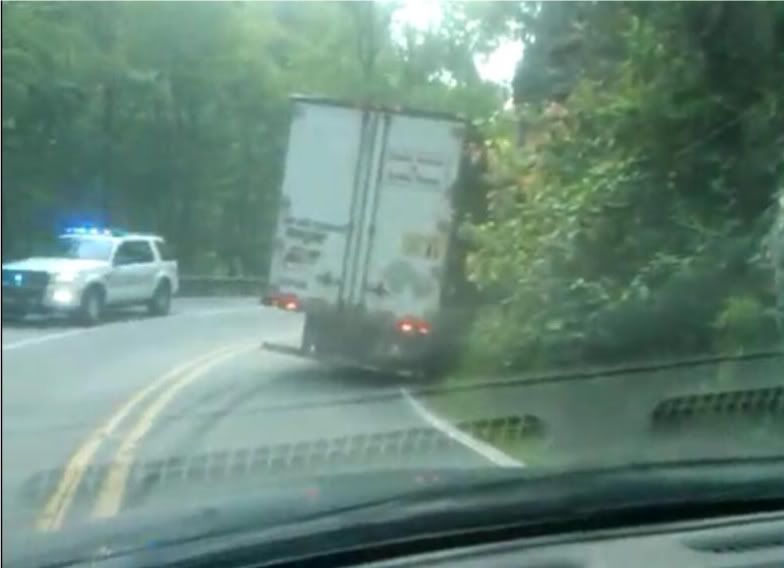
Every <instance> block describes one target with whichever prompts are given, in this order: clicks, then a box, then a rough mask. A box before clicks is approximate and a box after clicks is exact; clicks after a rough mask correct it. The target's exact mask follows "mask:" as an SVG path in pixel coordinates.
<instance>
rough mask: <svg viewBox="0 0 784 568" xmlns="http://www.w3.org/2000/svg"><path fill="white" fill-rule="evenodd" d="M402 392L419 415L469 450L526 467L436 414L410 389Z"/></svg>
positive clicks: (506, 464)
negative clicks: (410, 391)
mask: <svg viewBox="0 0 784 568" xmlns="http://www.w3.org/2000/svg"><path fill="white" fill-rule="evenodd" d="M400 392H401V393H402V394H403V398H405V399H406V400H407V401H408V403H409V404H410V405H411V407H412V408H413V409H414V410H415V411H416V413H417V414H419V416H421V417H422V418H423V419H424V420H425V421H426V422H427V423H428V424H430V425H431V426H433V427H434V428H436V429H437V430H439V431H441V432H443V433H444V434H445V435H447V436H449V437H450V438H452V439H453V440H455V441H456V442H459V443H460V444H463V445H464V446H465V447H467V448H468V449H469V450H472V451H473V452H476V453H477V454H479V455H480V456H482V457H483V458H485V459H486V460H487V461H489V462H491V463H493V464H495V465H497V466H499V467H525V463H523V462H521V461H519V460H516V459H514V458H513V457H512V456H510V455H508V454H506V453H504V452H502V451H501V450H499V449H498V448H496V447H495V446H491V445H490V444H487V443H485V442H483V441H481V440H477V439H476V438H474V437H473V436H470V435H468V434H466V433H465V432H463V431H462V430H460V429H458V428H457V427H456V426H454V425H453V424H451V423H450V422H449V421H448V420H445V419H443V418H441V417H440V416H438V415H437V414H434V413H433V411H432V410H430V409H429V408H427V407H426V406H425V405H424V404H422V403H421V402H420V401H418V400H417V399H416V398H414V397H413V396H411V393H409V392H408V389H406V388H401V389H400Z"/></svg>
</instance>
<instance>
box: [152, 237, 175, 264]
mask: <svg viewBox="0 0 784 568" xmlns="http://www.w3.org/2000/svg"><path fill="white" fill-rule="evenodd" d="M155 248H157V249H158V255H159V256H160V257H161V260H176V257H175V256H174V250H173V249H172V247H171V246H170V245H169V243H167V242H166V241H164V240H160V241H155Z"/></svg>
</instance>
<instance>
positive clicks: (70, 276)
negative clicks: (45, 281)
mask: <svg viewBox="0 0 784 568" xmlns="http://www.w3.org/2000/svg"><path fill="white" fill-rule="evenodd" d="M78 276H79V273H78V272H76V271H75V270H64V271H62V272H58V273H57V274H55V276H54V281H55V282H61V283H67V282H73V281H74V280H76V278H77V277H78Z"/></svg>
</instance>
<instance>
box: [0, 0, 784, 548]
mask: <svg viewBox="0 0 784 568" xmlns="http://www.w3.org/2000/svg"><path fill="white" fill-rule="evenodd" d="M2 56H3V65H2V83H3V89H2V108H3V117H2V125H1V126H2V151H3V168H2V190H3V195H2V208H3V223H2V249H3V250H2V252H3V260H4V262H5V265H4V270H3V295H2V302H3V323H2V354H3V357H2V371H3V385H2V387H3V397H2V407H3V408H2V410H3V433H2V441H3V468H4V469H3V502H2V507H3V523H4V525H3V529H4V530H5V529H7V528H12V529H13V530H14V531H17V532H19V533H22V534H23V535H25V536H28V535H30V534H33V533H37V532H41V533H43V534H44V536H43V537H42V539H41V541H40V542H47V538H49V537H50V536H52V535H53V534H55V533H63V534H66V535H67V534H70V533H69V532H68V531H69V530H71V529H73V530H77V529H79V530H81V529H83V530H85V531H86V532H88V533H89V532H90V531H97V530H98V529H96V528H95V527H96V526H98V525H104V521H105V526H106V527H110V526H115V525H113V524H112V523H113V522H116V521H121V523H120V524H123V523H126V524H123V526H124V527H129V526H131V525H133V524H134V523H135V522H136V519H137V518H140V517H143V516H144V515H150V516H152V517H155V519H157V520H160V521H161V522H162V523H163V522H164V521H166V520H167V519H171V518H173V517H175V516H177V515H179V514H182V513H184V512H185V511H187V510H189V508H196V509H200V508H210V507H216V508H217V509H216V510H223V509H222V508H223V507H231V506H233V505H232V503H233V504H236V501H237V500H240V501H244V503H243V504H244V505H247V506H253V504H255V503H257V502H262V501H263V500H262V501H256V500H255V497H256V495H258V494H265V495H267V496H268V495H269V493H270V492H271V494H273V495H274V496H276V497H278V498H279V499H280V503H279V504H278V505H276V506H278V509H275V510H276V514H277V513H280V514H281V515H282V517H281V518H283V517H286V519H289V520H293V519H295V518H297V515H298V514H300V513H301V512H302V511H301V509H297V508H296V507H293V506H292V507H291V508H290V509H289V505H290V504H291V503H292V502H293V501H294V500H295V498H294V497H291V496H290V494H289V493H288V490H290V489H292V488H295V487H303V486H304V487H306V488H307V489H308V491H310V493H307V494H306V495H305V497H304V498H303V499H304V501H303V502H305V503H307V504H308V506H311V505H312V506H313V507H314V508H316V509H318V508H319V507H328V506H335V507H339V506H340V505H346V504H347V503H348V502H349V500H346V499H344V496H345V495H346V494H344V493H341V492H340V491H337V489H335V491H336V492H335V493H332V492H331V491H332V489H329V490H328V489H326V488H325V487H322V486H321V485H319V484H320V483H322V482H324V483H326V482H325V481H324V480H326V479H329V480H330V483H331V482H332V481H334V480H338V479H351V480H352V482H351V483H352V487H351V488H350V489H347V490H346V491H348V494H350V495H351V499H350V501H351V502H352V503H356V502H358V501H360V500H361V499H367V500H369V499H371V497H372V498H376V497H378V498H382V497H383V496H384V495H387V496H389V495H392V494H395V495H398V494H401V493H402V494H407V495H414V494H417V488H421V487H422V486H425V485H427V484H428V483H430V480H431V477H433V476H435V477H437V478H438V479H439V480H440V481H439V483H447V482H449V481H450V480H452V479H453V477H452V474H455V473H459V477H460V487H461V488H462V489H461V491H466V488H476V489H477V490H478V489H479V488H480V487H482V485H483V484H485V483H490V482H491V480H493V479H496V475H497V472H496V470H503V471H504V473H505V474H506V473H509V474H510V475H511V476H512V477H513V478H514V479H515V480H519V481H520V482H521V483H523V482H524V481H525V480H526V479H528V477H527V476H530V475H532V474H537V475H539V474H541V475H542V476H549V475H551V474H552V475H555V474H556V473H558V474H567V473H568V474H570V475H571V474H574V477H573V478H572V479H574V480H575V483H576V484H578V485H579V482H580V480H581V479H587V478H585V477H580V475H581V472H584V471H586V470H588V469H590V470H591V471H594V472H596V471H610V470H613V469H615V468H624V467H628V466H630V464H644V465H651V466H652V467H654V468H655V467H659V466H662V464H665V463H666V464H670V465H672V463H673V462H677V463H681V462H684V461H686V460H691V461H693V462H700V461H710V460H730V461H732V460H735V461H738V462H740V461H746V460H751V459H756V458H763V457H764V458H776V459H778V458H784V444H782V442H781V440H782V439H783V438H782V435H783V434H784V431H783V430H782V427H783V426H782V418H781V416H782V411H781V408H782V407H781V404H782V401H784V391H783V390H782V389H784V360H782V348H784V152H782V149H783V148H784V137H783V135H784V3H780V2H750V3H743V2H712V1H709V2H507V1H504V2H500V1H499V2H494V1H486V2H473V1H465V2H463V1H445V0H444V1H439V0H421V1H420V0H394V1H392V0H376V1H358V2H333V1H326V2H306V1H268V2H164V1H152V2H9V3H4V4H3V37H2ZM54 235H65V236H64V237H61V238H58V239H56V240H54V241H52V240H51V239H52V236H54ZM113 243H115V245H114V246H115V248H116V249H117V250H116V251H114V252H113ZM52 257H56V258H72V259H85V260H87V259H90V260H100V261H109V260H111V262H104V263H102V265H101V266H98V264H99V263H92V264H95V266H94V267H93V268H90V269H89V270H88V269H86V268H85V269H81V268H80V263H79V262H76V261H71V262H66V261H62V262H58V261H57V260H56V258H52ZM11 259H13V261H14V262H13V264H12V263H11V262H10V260H11ZM81 264H84V265H85V266H87V265H89V264H90V263H88V262H84V263H81ZM71 265H73V266H71ZM507 470H508V471H507ZM744 471H746V470H744ZM428 472H429V473H428ZM434 472H436V473H434ZM445 472H447V473H445ZM398 474H399V475H401V476H402V477H399V478H397V480H398V481H393V479H395V476H396V475H398ZM431 474H432V476H431ZM463 474H466V475H468V476H469V477H464V476H463ZM311 483H312V484H313V485H310V484H311ZM752 486H753V484H752ZM314 487H315V488H316V489H313V488H314ZM330 487H333V486H330ZM333 489H334V487H333ZM660 490H661V491H664V492H666V488H665V489H662V488H661V487H659V488H658V489H657V491H660ZM464 494H465V493H461V495H464ZM658 494H660V493H657V495H658ZM327 495H328V496H327ZM264 502H266V501H264ZM346 506H348V505H346ZM297 511H299V512H297ZM137 515H138V517H137ZM287 515H288V516H287ZM177 518H182V517H177ZM276 518H277V517H276ZM96 521H98V522H96ZM172 522H173V521H172ZM205 522H208V520H207V521H205ZM175 524H176V523H175ZM117 526H119V525H117ZM199 526H201V525H199ZM172 528H173V527H172ZM106 530H107V531H108V530H109V528H107V529H106ZM118 530H120V529H118ZM122 530H124V529H122ZM140 530H141V529H140ZM216 532H219V531H216ZM90 534H96V533H90ZM153 540H155V539H153ZM42 546H43V545H42ZM107 546H108V548H113V547H112V546H110V545H107ZM120 548H121V547H120ZM56 563H57V562H54V561H53V562H52V564H56Z"/></svg>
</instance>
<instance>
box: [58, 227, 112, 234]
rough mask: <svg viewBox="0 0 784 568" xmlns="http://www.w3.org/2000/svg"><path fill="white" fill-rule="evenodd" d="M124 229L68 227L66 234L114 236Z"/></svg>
mask: <svg viewBox="0 0 784 568" xmlns="http://www.w3.org/2000/svg"><path fill="white" fill-rule="evenodd" d="M122 233H123V231H117V230H113V229H107V228H101V229H99V228H98V227H84V226H80V227H67V228H66V229H65V234H67V235H96V236H97V235H105V236H112V235H119V234H122Z"/></svg>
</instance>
